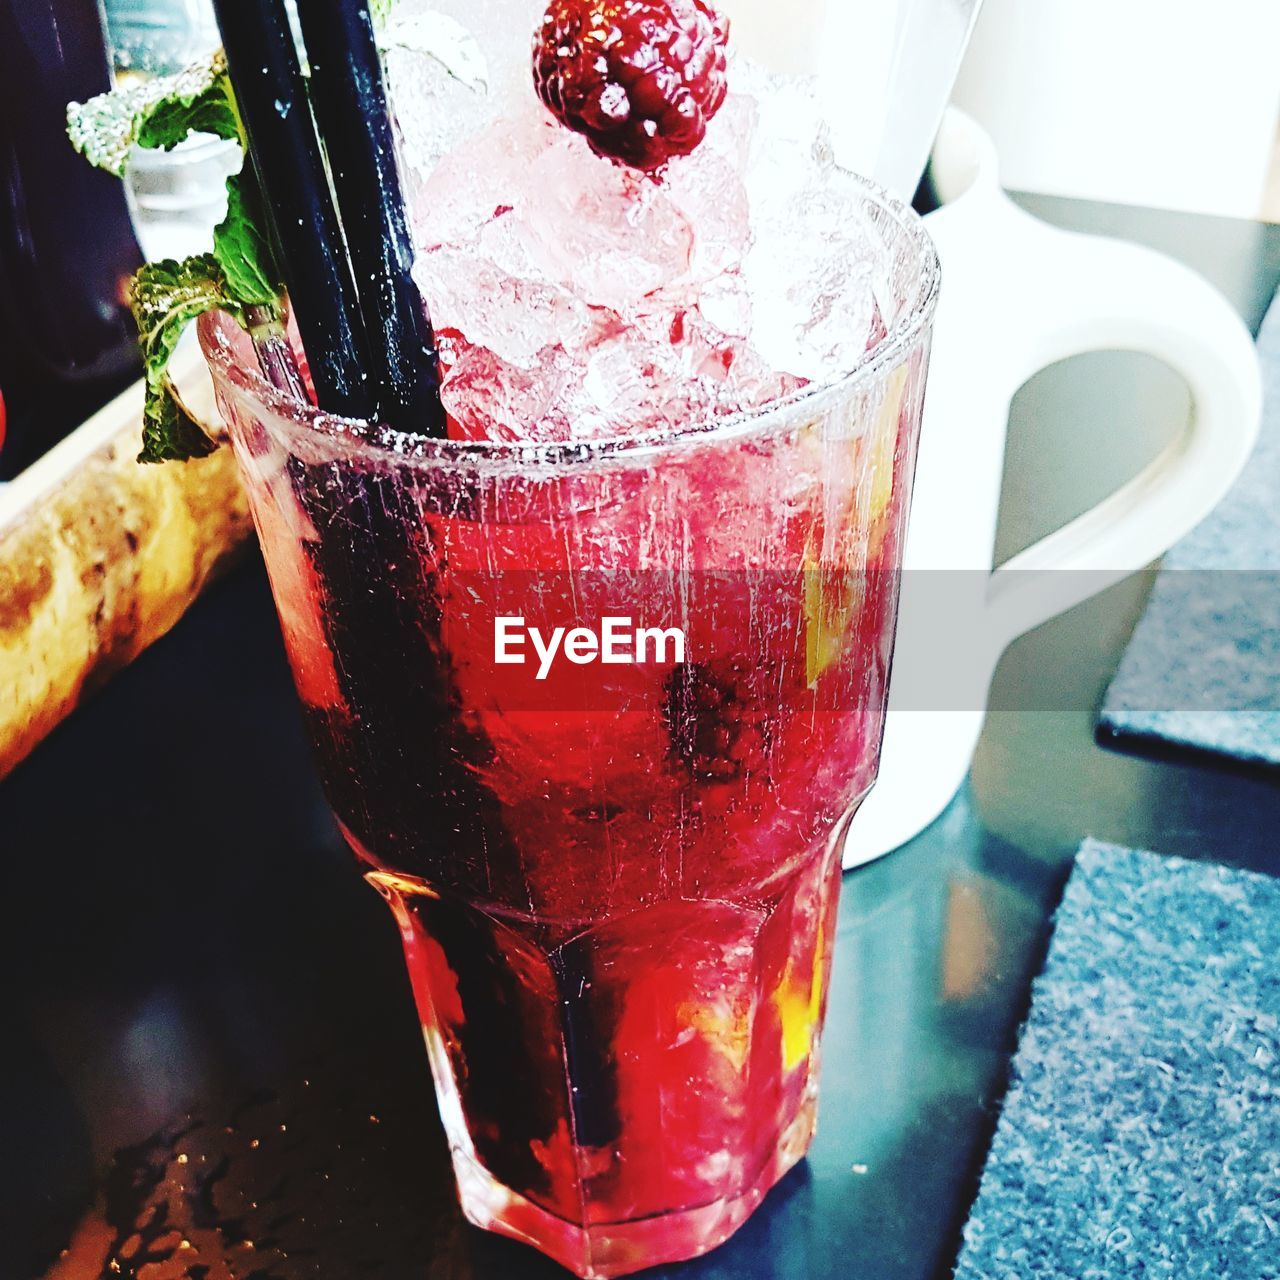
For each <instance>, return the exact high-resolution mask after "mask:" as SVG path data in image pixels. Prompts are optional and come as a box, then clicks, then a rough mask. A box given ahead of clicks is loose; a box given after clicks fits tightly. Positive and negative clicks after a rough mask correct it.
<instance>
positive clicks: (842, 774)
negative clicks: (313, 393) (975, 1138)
mask: <svg viewBox="0 0 1280 1280" xmlns="http://www.w3.org/2000/svg"><path fill="white" fill-rule="evenodd" d="M850 216H851V217H852V216H856V217H859V218H861V219H863V220H864V221H865V224H866V226H867V227H868V234H869V235H870V236H871V237H872V238H873V239H874V241H875V243H874V245H873V252H874V256H875V259H876V265H875V270H876V275H877V300H878V303H879V305H880V307H881V311H882V314H883V315H884V320H885V329H886V331H887V332H886V334H885V336H884V337H883V338H882V340H881V341H880V342H879V343H878V344H877V345H875V346H874V347H873V348H872V350H871V351H870V352H869V353H868V354H867V355H866V356H865V357H864V359H863V360H862V362H861V363H860V364H859V366H858V367H857V368H855V369H853V370H852V371H851V372H849V373H848V374H847V375H846V376H843V377H841V378H840V379H838V380H834V381H832V382H830V383H828V384H825V385H821V386H810V387H806V388H805V389H804V390H802V391H800V392H798V393H796V394H794V395H792V396H791V397H789V398H788V399H786V400H783V401H780V402H778V403H776V404H774V405H772V406H770V407H769V408H768V409H767V410H766V411H762V412H759V413H753V414H747V415H741V416H738V417H734V418H728V419H721V420H718V421H716V422H714V423H711V424H699V423H690V424H689V426H688V427H687V429H684V430H681V431H679V432H678V433H676V434H672V435H666V436H663V437H658V438H645V437H638V438H618V439H614V440H607V441H598V442H592V443H589V444H565V443H557V444H546V445H541V444H527V445H526V444H511V443H507V444H484V443H474V442H454V441H448V440H434V439H425V438H422V437H418V436H413V435H408V434H401V433H398V432H396V431H393V430H391V429H389V428H386V427H381V426H378V425H375V424H369V423H360V422H351V421H345V420H339V419H335V418H332V417H328V416H326V415H324V414H323V413H320V412H318V411H316V410H313V409H310V408H306V407H303V406H301V405H299V404H297V403H296V402H293V401H290V400H287V399H285V398H284V397H282V396H281V395H280V394H279V393H277V392H276V391H274V390H273V389H272V388H270V387H269V386H268V385H267V384H266V383H265V382H264V381H263V380H262V378H261V376H260V375H259V374H258V372H257V371H256V367H255V365H254V362H253V356H252V351H251V350H250V348H249V345H248V342H247V339H246V338H245V336H244V335H243V334H242V333H241V332H240V330H239V329H238V328H237V327H236V326H235V325H234V324H233V323H232V322H231V321H230V320H229V319H228V318H226V317H222V316H219V317H209V318H206V319H205V321H203V322H202V331H201V337H202V342H203V345H204V349H205V353H206V356H207V359H208V362H209V365H210V367H211V369H212V372H213V376H214V381H215V385H216V390H217V395H218V399H219V402H220V405H221V408H222V411H223V414H224V416H225V419H226V422H227V423H228V425H229V428H230V432H231V436H232V439H233V442H234V447H235V451H236V454H237V457H238V459H239V463H240V467H241V469H242V472H243V476H244V481H245V485H246V487H247V490H248V493H249V496H250V500H251V504H252V508H253V512H254V515H255V519H256V522H257V528H258V533H259V536H260V539H261V543H262V549H263V552H264V555H265V557H266V562H267V567H268V570H269V572H270V577H271V583H272V588H273V592H274V595H275V599H276V604H277V608H278V611H279V615H280V621H281V624H282V629H283V632H284V637H285V642H286V645H287V648H288V653H289V658H290V661H291V665H292V669H293V673H294V677H295V680H296V683H297V688H298V693H299V696H300V698H301V700H302V703H303V706H304V708H305V712H306V717H307V721H308V724H309V727H310V733H311V737H312V740H313V742H314V745H315V749H316V753H317V758H318V761H319V765H320V769H321V772H322V775H323V779H324V784H325V787H326V791H327V795H328V798H329V801H330V803H331V805H332V807H333V810H334V812H335V814H336V815H337V818H338V821H339V822H340V823H341V826H342V829H343V831H344V833H345V835H346V837H347V839H348V841H349V842H350V845H351V847H352V849H353V850H354V852H355V855H356V857H357V858H358V859H359V860H360V863H361V865H362V866H363V868H364V871H365V874H366V877H367V879H368V880H369V881H370V883H371V884H373V885H374V886H375V887H376V888H377V890H378V891H379V892H380V893H381V894H382V895H383V896H384V897H385V898H386V900H387V902H388V903H389V904H390V907H391V909H392V912H393V913H394V917H395V920H396V924H397V926H398V928H399V930H400V934H401V937H402V940H403V944H404V950H405V956H406V959H407V962H408V967H409V972H410V975H411V978H412V984H413V990H414V994H415V996H416V1000H417V1006H418V1016H419V1018H420V1020H421V1024H422V1028H423V1033H424V1035H425V1039H426V1045H427V1050H428V1056H429V1058H430V1062H431V1069H432V1071H433V1073H434V1078H435V1085H436V1091H437V1095H438V1098H439V1104H440V1112H441V1116H442V1119H443V1122H444V1126H445V1129H446V1132H447V1134H448V1139H449V1144H450V1147H451V1149H452V1153H453V1160H454V1166H455V1169H456V1173H457V1179H458V1187H459V1193H460V1196H461V1200H462V1206H463V1209H464V1211H465V1213H466V1214H467V1216H468V1217H469V1218H470V1219H471V1220H472V1221H473V1222H475V1223H477V1224H478V1225H480V1226H482V1227H485V1228H488V1229H490V1230H494V1231H499V1232H502V1233H504V1234H507V1235H510V1236H514V1237H516V1238H517V1239H520V1240H524V1241H527V1242H529V1243H531V1244H533V1245H535V1246H536V1247H537V1248H539V1249H541V1250H543V1251H544V1252H545V1253H547V1254H549V1255H551V1256H552V1257H554V1258H556V1259H558V1260H559V1261H560V1262H562V1263H563V1264H564V1265H566V1266H567V1267H569V1268H570V1269H572V1270H573V1271H575V1272H577V1273H578V1274H579V1275H582V1276H613V1275H621V1274H624V1273H627V1272H630V1271H634V1270H637V1269H640V1268H643V1267H647V1266H652V1265H654V1264H657V1263H661V1262H667V1261H671V1260H675V1259H682V1258H688V1257H692V1256H695V1255H697V1254H700V1253H702V1252H705V1251H706V1250H707V1249H709V1248H711V1247H712V1246H714V1245H716V1244H717V1243H719V1242H720V1241H722V1240H724V1239H725V1238H726V1237H727V1236H728V1235H730V1234H731V1233H732V1232H733V1231H734V1230H735V1228H736V1227H738V1226H739V1225H740V1224H741V1223H742V1222H743V1221H744V1220H745V1218H746V1217H747V1216H748V1215H749V1214H750V1213H751V1211H752V1209H753V1208H754V1207H755V1206H756V1205H757V1204H758V1203H759V1202H760V1200H761V1199H762V1198H763V1196H764V1195H765V1193H766V1192H767V1191H768V1189H769V1188H770V1187H771V1186H772V1185H773V1184H774V1183H775V1182H777V1180H778V1179H779V1178H780V1177H781V1176H782V1175H783V1174H784V1173H785V1172H786V1171H787V1170H788V1169H789V1168H790V1167H791V1166H792V1165H794V1164H795V1163H796V1162H797V1161H798V1160H799V1159H801V1158H802V1157H803V1155H804V1154H805V1151H806V1150H807V1148H808V1146H809V1143H810V1140H811V1138H812V1136H813V1131H814V1121H815V1108H816V1097H817V1093H816V1090H817V1078H818V1061H819V1048H820V1041H821V1029H822V1020H823V1012H824V1006H825V1002H826V993H827V981H828V974H829V971H830V965H831V949H832V942H833V938H834V933H835V928H834V921H835V910H836V899H837V894H838V889H839V884H840V848H841V843H842V839H843V836H844V834H845V832H846V830H847V827H848V823H849V821H850V819H851V818H852V816H853V814H854V812H855V810H856V808H857V805H858V803H859V801H860V800H861V798H862V797H863V796H865V794H866V793H867V791H868V789H869V788H870V786H871V785H872V782H873V780H874V778H875V773H876V767H877V759H878V754H879V749H880V739H881V732H882V728H883V723H884V712H885V691H886V688H887V685H888V678H889V664H890V658H891V653H892V647H893V633H894V622H895V611H896V603H897V574H898V570H899V567H900V561H901V553H902V544H903V536H904V528H905V523H906V518H907V509H908V501H909V494H910V489H911V479H912V470H913V466H914V458H915V449H916V442H917V436H918V431H919V425H920V415H921V404H922V397H923V393H924V383H925V373H926V366H927V363H928V344H929V335H930V326H931V323H932V316H933V309H934V303H935V299H936V293H937V284H938V269H937V261H936V258H935V256H934V253H933V250H932V248H931V246H930V245H929V243H928V240H927V238H926V237H925V235H924V233H923V231H922V230H921V228H920V224H919V222H918V220H917V219H916V218H915V217H914V216H913V215H912V214H910V212H909V211H907V210H905V209H904V208H902V207H901V206H900V205H898V204H897V203H896V202H894V201H892V200H889V199H887V198H885V197H883V196H882V195H880V194H879V193H877V192H876V191H874V190H872V189H871V188H870V187H867V188H866V189H865V191H864V194H863V195H862V197H861V207H860V208H858V209H851V210H850ZM557 632H558V634H559V640H558V641H557V642H556V645H555V646H554V648H553V645H552V641H553V640H555V638H556V636H557ZM522 657H523V659H524V661H520V660H519V659H520V658H522ZM606 657H607V658H608V659H609V660H608V661H605V658H606Z"/></svg>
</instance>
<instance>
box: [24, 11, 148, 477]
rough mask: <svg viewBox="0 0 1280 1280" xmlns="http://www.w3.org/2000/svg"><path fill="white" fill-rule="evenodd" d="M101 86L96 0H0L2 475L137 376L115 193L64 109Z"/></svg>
mask: <svg viewBox="0 0 1280 1280" xmlns="http://www.w3.org/2000/svg"><path fill="white" fill-rule="evenodd" d="M108 88H110V71H109V67H108V58H107V53H106V44H105V38H104V34H103V24H102V13H101V9H100V7H99V3H98V0H0V388H3V393H4V397H5V400H6V401H7V403H8V409H9V438H8V441H7V442H6V445H5V448H4V452H3V454H0V477H6V476H11V475H12V474H14V472H15V471H16V470H18V469H20V468H21V466H24V465H26V463H28V462H30V461H31V460H32V459H33V458H34V457H36V456H38V455H39V454H40V453H42V452H44V450H46V449H47V448H48V447H49V446H50V445H52V444H53V443H55V442H56V440H57V439H59V438H60V437H61V436H62V435H64V434H65V433H66V432H67V431H69V430H70V429H72V428H73V427H75V426H76V425H77V424H78V423H79V422H80V421H81V420H82V419H83V418H84V417H85V416H86V415H87V414H88V413H90V412H92V410H93V409H94V408H96V407H97V405H99V404H100V403H102V402H104V401H105V399H106V398H107V397H108V396H109V395H110V394H112V393H113V392H114V391H116V390H117V389H119V388H120V387H122V386H123V385H125V384H126V383H127V382H128V381H129V380H131V379H132V378H133V377H135V376H136V375H137V372H138V355H137V339H136V333H135V330H134V326H133V321H132V318H131V317H130V315H129V311H128V307H127V304H126V288H127V285H128V281H129V277H130V276H131V275H132V274H133V272H134V271H135V270H136V269H137V267H138V265H139V263H140V262H141V260H142V258H141V254H140V252H139V249H138V244H137V240H136V238H135V235H134V230H133V222H132V219H131V217H130V214H129V208H128V203H127V200H126V196H125V188H124V184H123V183H122V182H121V181H120V180H119V179H118V178H114V177H112V176H111V175H110V174H107V173H102V172H100V171H99V170H96V169H94V168H92V167H91V166H90V165H89V164H88V163H87V162H86V161H85V160H84V158H83V157H82V156H79V155H77V154H76V152H75V151H74V150H73V149H72V147H71V144H70V142H68V140H67V136H66V105H67V103H68V102H70V101H73V100H74V101H84V100H85V99H86V98H90V97H92V96H93V95H94V94H97V93H102V92H104V91H105V90H107V89H108Z"/></svg>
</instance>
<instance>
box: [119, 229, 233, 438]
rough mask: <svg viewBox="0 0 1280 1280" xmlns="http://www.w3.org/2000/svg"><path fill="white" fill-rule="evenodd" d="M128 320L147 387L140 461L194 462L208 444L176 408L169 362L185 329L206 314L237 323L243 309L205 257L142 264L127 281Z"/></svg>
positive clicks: (178, 406) (217, 268)
mask: <svg viewBox="0 0 1280 1280" xmlns="http://www.w3.org/2000/svg"><path fill="white" fill-rule="evenodd" d="M129 301H130V305H131V307H132V309H133V318H134V320H135V322H136V323H137V326H138V336H139V339H140V341H141V344H142V360H143V371H144V376H145V378H146V384H147V398H146V409H145V411H144V416H143V426H142V443H143V447H142V453H141V454H139V456H138V460H139V461H140V462H167V461H171V460H174V459H186V458H199V457H203V456H204V455H205V454H207V453H210V452H212V450H213V448H214V447H215V446H214V444H213V441H211V440H210V439H209V438H208V436H206V435H205V434H204V432H203V431H201V429H200V427H199V426H198V425H197V424H196V423H195V421H194V420H193V419H192V418H191V416H190V415H189V414H188V413H187V412H186V411H185V410H184V409H183V408H182V406H181V404H180V403H179V402H178V400H177V397H176V396H175V394H174V391H173V387H172V385H171V384H170V382H169V377H168V368H169V361H170V359H171V358H172V357H173V353H174V350H175V349H176V348H177V345H178V340H179V339H180V338H181V337H182V334H183V332H184V330H185V329H186V327H187V325H188V324H189V323H190V322H191V321H192V320H194V319H195V318H196V317H197V316H200V315H203V314H204V313H205V312H206V311H213V310H218V309H221V310H223V311H229V312H230V313H231V314H232V315H233V316H235V317H236V319H237V320H239V321H241V323H243V320H244V314H243V308H242V307H241V305H240V303H239V301H238V300H237V299H235V298H234V297H232V296H231V293H230V291H229V290H228V287H227V280H226V276H225V275H224V274H223V271H222V267H221V266H220V265H219V263H218V260H217V258H215V257H214V256H213V255H212V254H210V253H205V254H200V255H198V256H196V257H193V258H186V259H185V260H183V261H182V262H174V261H173V260H172V259H171V258H170V259H166V260H165V261H164V262H148V263H147V264H146V265H145V266H143V267H142V268H141V269H140V270H139V271H138V273H137V274H136V275H135V276H134V278H133V287H132V290H131V293H130V299H129Z"/></svg>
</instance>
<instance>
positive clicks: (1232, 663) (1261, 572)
mask: <svg viewBox="0 0 1280 1280" xmlns="http://www.w3.org/2000/svg"><path fill="white" fill-rule="evenodd" d="M1258 356H1259V359H1260V360H1261V363H1262V375H1263V385H1264V401H1263V411H1262V433H1261V436H1260V438H1259V441H1258V445H1257V448H1256V449H1255V451H1254V453H1253V456H1252V457H1251V458H1250V460H1249V464H1248V466H1247V467H1246V469H1245V471H1244V474H1243V475H1242V476H1241V477H1240V479H1239V480H1238V481H1237V482H1236V484H1235V486H1234V487H1233V488H1232V490H1231V492H1230V493H1228V494H1227V496H1226V497H1225V498H1224V499H1223V501H1222V502H1221V504H1220V505H1219V506H1218V507H1217V508H1216V510H1214V512H1213V513H1212V514H1211V515H1210V516H1209V517H1208V518H1207V519H1206V520H1204V521H1203V522H1202V523H1201V524H1200V525H1199V526H1198V527H1197V528H1195V529H1194V530H1192V532H1191V533H1189V534H1188V535H1187V536H1186V537H1185V538H1184V539H1183V540H1182V541H1181V542H1180V543H1178V545H1177V546H1176V547H1174V548H1173V550H1172V551H1170V552H1169V554H1168V556H1166V557H1165V561H1164V566H1163V568H1162V570H1161V572H1160V576H1159V578H1158V579H1157V580H1156V585H1155V588H1154V589H1153V591H1152V594H1151V601H1150V603H1149V604H1148V606H1147V611H1146V613H1145V615H1144V616H1143V618H1142V621H1141V622H1140V623H1139V624H1138V627H1137V629H1136V630H1135V632H1134V635H1133V640H1132V642H1131V643H1130V645H1129V648H1128V651H1127V652H1126V653H1125V655H1124V658H1123V660H1122V661H1121V663H1120V669H1119V671H1118V672H1117V673H1116V677H1115V680H1114V681H1113V682H1112V684H1111V688H1110V689H1109V690H1108V691H1107V696H1106V700H1105V702H1104V703H1103V707H1102V716H1101V723H1102V727H1103V728H1104V729H1106V730H1108V731H1110V732H1112V733H1114V734H1116V735H1117V736H1119V737H1125V736H1128V735H1134V736H1137V737H1140V738H1147V739H1159V740H1163V741H1166V742H1171V743H1174V744H1177V745H1179V746H1184V747H1192V748H1198V749H1201V750H1206V751H1214V752H1219V753H1222V754H1226V755H1231V756H1237V757H1239V758H1241V759H1243V760H1248V761H1252V762H1255V763H1264V764H1280V298H1278V299H1277V300H1276V301H1274V302H1272V304H1271V309H1270V311H1269V312H1268V314H1267V318H1266V320H1265V321H1263V325H1262V331H1261V333H1260V334H1259V335H1258Z"/></svg>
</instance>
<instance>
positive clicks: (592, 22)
mask: <svg viewBox="0 0 1280 1280" xmlns="http://www.w3.org/2000/svg"><path fill="white" fill-rule="evenodd" d="M728 36H729V24H728V22H727V20H726V19H724V18H722V17H721V16H720V15H719V14H718V13H717V12H716V11H715V9H713V8H712V6H711V4H710V3H708V0H551V4H550V5H549V7H548V8H547V12H546V16H545V17H544V18H543V20H542V27H541V29H540V30H539V31H538V32H537V33H536V35H535V36H534V42H533V79H534V84H535V86H536V87H537V90H538V96H539V97H540V98H541V99H542V101H543V102H544V103H545V104H546V106H547V107H548V109H549V110H550V111H551V112H552V114H554V115H555V116H556V118H557V119H558V120H560V122H561V123H562V124H565V125H567V126H568V127H569V128H570V129H573V130H574V131H575V132H577V133H581V134H583V135H584V136H585V137H586V139H587V141H588V142H589V143H590V144H591V148H592V150H593V151H595V152H596V154H597V155H601V156H608V157H609V158H610V159H613V160H620V161H622V162H623V163H624V164H629V165H631V166H632V167H633V168H636V169H642V170H644V171H645V172H648V173H652V172H654V171H655V170H658V169H661V168H662V166H663V165H664V164H666V162H667V161H668V160H669V159H671V157H672V156H684V155H688V154H689V152H690V151H692V150H693V149H694V147H696V146H697V145H698V143H700V142H701V141H702V139H703V137H704V135H705V134H706V132H707V121H708V120H710V119H711V117H712V116H714V115H715V113H716V112H717V111H719V110H720V106H721V104H722V103H723V102H724V97H725V92H726V87H727V85H726V74H725V45H726V43H727V41H728Z"/></svg>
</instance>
